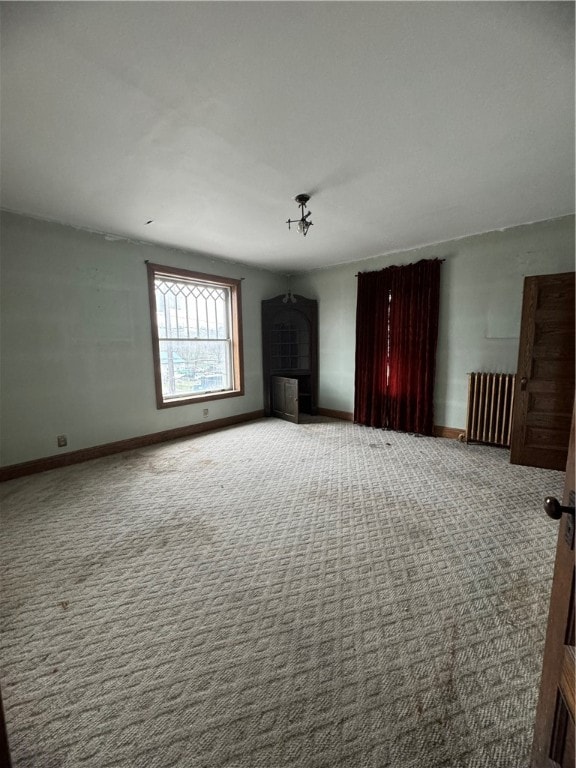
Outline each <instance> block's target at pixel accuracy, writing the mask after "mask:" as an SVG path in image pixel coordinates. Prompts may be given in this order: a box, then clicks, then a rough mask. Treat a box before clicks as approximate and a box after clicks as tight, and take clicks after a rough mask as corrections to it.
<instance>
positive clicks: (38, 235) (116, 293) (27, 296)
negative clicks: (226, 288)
mask: <svg viewBox="0 0 576 768" xmlns="http://www.w3.org/2000/svg"><path fill="white" fill-rule="evenodd" d="M1 223H2V286H1V291H2V293H1V307H2V324H1V333H2V336H1V345H2V370H1V399H2V402H1V418H2V431H1V438H2V453H1V463H2V465H3V466H6V465H10V464H16V463H19V462H24V461H30V460H33V459H38V458H42V457H46V456H52V455H54V454H58V453H64V452H66V451H74V450H78V449H82V448H89V447H93V446H96V445H102V444H105V443H110V442H115V441H117V440H124V439H128V438H132V437H138V436H141V435H146V434H150V433H153V432H161V431H163V430H168V429H173V428H177V427H181V426H188V425H190V424H196V423H200V422H204V421H206V420H207V419H206V418H205V417H204V416H203V410H204V408H208V409H209V416H208V420H210V421H211V420H215V419H221V418H226V417H230V416H236V415H240V414H244V413H251V412H253V411H258V410H260V409H262V407H263V390H262V348H261V319H260V302H261V300H262V299H267V298H271V297H272V296H276V295H278V294H279V293H281V292H282V291H283V290H285V279H284V277H283V276H281V275H276V274H274V273H272V272H267V271H264V270H258V269H254V268H249V267H246V266H243V265H241V264H233V263H229V262H225V261H222V260H216V259H210V258H207V257H203V256H199V255H195V254H193V253H187V252H183V251H178V250H174V249H169V248H162V247H159V246H154V245H146V244H139V243H133V242H130V241H127V240H118V239H111V238H110V239H108V238H106V237H105V236H103V235H99V234H92V233H89V232H86V231H82V230H78V229H74V228H72V227H66V226H62V225H59V224H51V223H48V222H44V221H39V220H36V219H30V218H27V217H25V216H18V215H15V214H10V213H3V214H2V219H1ZM146 260H149V261H151V262H156V263H159V264H166V265H168V266H172V267H180V268H184V269H191V270H195V271H198V272H205V273H208V274H215V275H222V276H225V277H233V278H244V280H243V281H242V318H243V338H244V389H245V394H244V396H242V397H232V398H228V399H223V400H212V401H209V402H205V403H198V404H194V405H187V406H179V407H174V408H167V409H164V410H157V408H156V398H155V392H154V370H153V362H152V341H151V335H150V310H149V305H148V283H147V275H146V265H145V261H146ZM61 434H65V435H67V437H68V445H67V447H66V448H63V449H62V448H61V449H59V448H58V447H57V445H56V436H57V435H61Z"/></svg>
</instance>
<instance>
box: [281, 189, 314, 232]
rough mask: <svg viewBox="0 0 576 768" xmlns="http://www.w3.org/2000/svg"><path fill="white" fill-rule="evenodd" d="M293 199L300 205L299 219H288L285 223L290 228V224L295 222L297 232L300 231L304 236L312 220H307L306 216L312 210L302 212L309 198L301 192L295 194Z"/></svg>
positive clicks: (310, 213)
mask: <svg viewBox="0 0 576 768" xmlns="http://www.w3.org/2000/svg"><path fill="white" fill-rule="evenodd" d="M294 200H295V201H296V202H297V203H298V205H299V206H300V218H299V219H288V221H287V222H286V224H288V229H290V224H296V225H297V227H296V229H297V230H298V232H301V233H302V234H303V235H304V237H306V235H307V234H308V230H309V229H310V227H311V226H312V222H311V221H308V217H309V216H311V215H312V211H308V213H306V214H304V209H305V208H306V204H307V202H308V200H310V195H306V194H301V195H296V197H295V198H294Z"/></svg>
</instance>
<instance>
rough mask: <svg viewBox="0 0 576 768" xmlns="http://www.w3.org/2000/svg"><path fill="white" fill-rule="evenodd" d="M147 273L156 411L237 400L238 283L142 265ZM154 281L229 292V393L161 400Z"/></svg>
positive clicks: (240, 386) (240, 385)
mask: <svg viewBox="0 0 576 768" xmlns="http://www.w3.org/2000/svg"><path fill="white" fill-rule="evenodd" d="M146 268H147V273H148V299H149V302H148V303H149V305H150V321H151V331H152V357H153V361H154V384H155V389H156V408H158V409H161V408H174V407H177V406H179V405H192V404H194V403H203V402H207V401H209V400H223V399H225V398H228V397H240V396H242V395H243V394H244V357H243V344H242V298H241V291H240V285H241V282H242V281H241V280H240V279H235V278H231V277H222V276H221V275H208V274H205V273H203V272H193V271H191V270H188V269H180V268H178V267H168V266H166V265H164V264H152V263H150V262H146ZM157 277H167V278H170V279H172V280H174V279H175V280H176V281H178V279H179V278H182V280H183V282H192V283H197V284H198V285H213V286H216V287H219V288H227V289H229V291H230V336H231V345H230V357H231V367H232V371H231V375H232V389H227V390H224V391H222V392H210V393H203V392H202V393H199V394H198V395H183V396H182V397H171V398H170V399H169V400H166V399H165V398H164V395H163V392H162V368H161V362H160V337H159V335H158V315H157V306H156V288H155V280H156V278H157Z"/></svg>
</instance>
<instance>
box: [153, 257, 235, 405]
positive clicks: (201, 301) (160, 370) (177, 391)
mask: <svg viewBox="0 0 576 768" xmlns="http://www.w3.org/2000/svg"><path fill="white" fill-rule="evenodd" d="M148 275H149V284H150V299H151V313H152V335H153V342H154V360H155V368H156V371H155V374H156V392H157V401H158V406H159V407H165V406H167V405H179V404H182V403H187V402H190V401H192V400H200V399H202V400H205V399H212V398H216V397H226V396H232V395H239V394H242V384H241V382H242V370H241V350H240V339H239V328H240V322H239V312H240V281H239V280H233V279H229V278H222V277H215V276H214V275H204V274H200V273H196V272H189V271H187V270H181V269H170V268H168V267H162V266H159V265H156V264H149V265H148Z"/></svg>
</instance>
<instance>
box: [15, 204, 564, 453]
mask: <svg viewBox="0 0 576 768" xmlns="http://www.w3.org/2000/svg"><path fill="white" fill-rule="evenodd" d="M0 245H1V257H2V262H1V267H2V272H1V276H2V284H1V309H2V323H1V332H2V335H1V353H2V368H1V377H0V385H1V392H0V394H1V439H2V451H1V463H2V465H9V464H15V463H18V462H22V461H29V460H32V459H37V458H41V457H43V456H50V455H53V454H57V453H64V452H66V451H73V450H77V449H80V448H88V447H91V446H94V445H100V444H103V443H108V442H113V441H115V440H122V439H126V438H130V437H137V436H139V435H144V434H148V433H151V432H159V431H162V430H165V429H172V428H174V427H180V426H187V425H189V424H195V423H199V422H203V421H204V419H203V416H202V410H203V408H204V407H206V406H207V407H208V408H209V412H210V413H209V420H212V419H219V418H225V417H227V416H235V415H239V414H242V413H249V412H251V411H255V410H259V409H260V408H262V407H263V401H262V361H261V329H260V302H261V300H262V299H264V298H270V297H272V296H275V295H277V294H279V293H282V292H283V291H284V290H285V289H286V287H287V286H286V282H285V279H284V278H283V277H282V276H281V275H277V274H274V273H272V272H267V271H263V270H256V269H251V268H249V267H246V266H243V265H240V264H233V263H229V262H224V261H218V260H213V259H209V258H206V257H202V256H200V255H197V254H193V253H187V252H184V251H178V250H173V249H168V248H161V247H159V246H154V245H145V244H138V243H132V242H129V241H126V240H113V239H110V238H106V237H105V236H103V235H98V234H91V233H88V232H85V231H81V230H77V229H74V228H72V227H65V226H61V225H58V224H50V223H47V222H43V221H38V220H35V219H30V218H27V217H24V216H17V215H14V214H10V213H3V214H2V215H1V240H0ZM433 257H441V258H444V259H446V261H445V263H444V264H443V265H442V283H441V311H440V330H439V341H438V356H437V377H436V397H435V411H436V417H435V423H436V424H441V425H443V426H448V427H456V428H463V427H464V424H465V419H466V394H467V379H466V374H467V372H468V371H472V370H492V371H514V370H515V368H516V358H517V353H518V335H519V328H520V309H521V304H522V287H523V279H524V276H525V275H535V274H546V273H552V272H564V271H571V270H573V269H574V217H573V216H569V217H564V218H562V219H556V220H554V221H549V222H544V223H540V224H533V225H530V226H523V227H517V228H514V229H509V230H506V231H504V232H490V233H487V234H484V235H477V236H473V237H468V238H465V239H462V240H457V241H451V242H447V243H442V244H440V245H435V246H428V247H425V248H419V249H416V250H412V251H407V252H403V253H398V254H391V255H387V256H381V257H377V258H374V259H369V260H366V261H363V262H354V263H350V264H346V265H342V266H339V267H334V268H330V269H323V270H317V271H313V272H309V273H306V274H303V275H300V276H298V277H296V278H294V277H293V278H292V282H291V287H292V290H293V291H294V292H295V293H301V294H303V295H305V296H309V297H311V298H317V299H318V300H319V314H320V344H319V348H320V396H319V402H320V405H321V407H323V408H330V409H334V410H339V411H347V412H351V411H352V410H353V403H354V346H355V312H356V278H355V277H354V275H355V273H356V272H358V271H368V270H375V269H381V268H383V267H385V266H388V265H390V264H407V263H410V262H414V261H417V260H419V259H423V258H433ZM145 260H149V261H153V262H157V263H160V264H166V265H168V266H174V267H183V268H187V269H193V270H197V271H201V272H207V273H211V274H217V275H224V276H227V277H235V278H239V277H243V278H245V279H244V280H243V282H242V307H243V335H244V361H245V391H246V394H245V395H244V396H243V397H238V398H230V399H225V400H221V401H211V402H209V403H204V404H202V403H200V404H198V405H188V406H182V407H178V408H168V409H163V410H157V409H156V401H155V393H154V378H153V367H152V345H151V340H150V314H149V307H148V293H147V282H146V269H145ZM59 434H66V435H68V440H69V443H68V447H67V448H65V449H58V448H57V446H56V435H59Z"/></svg>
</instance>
